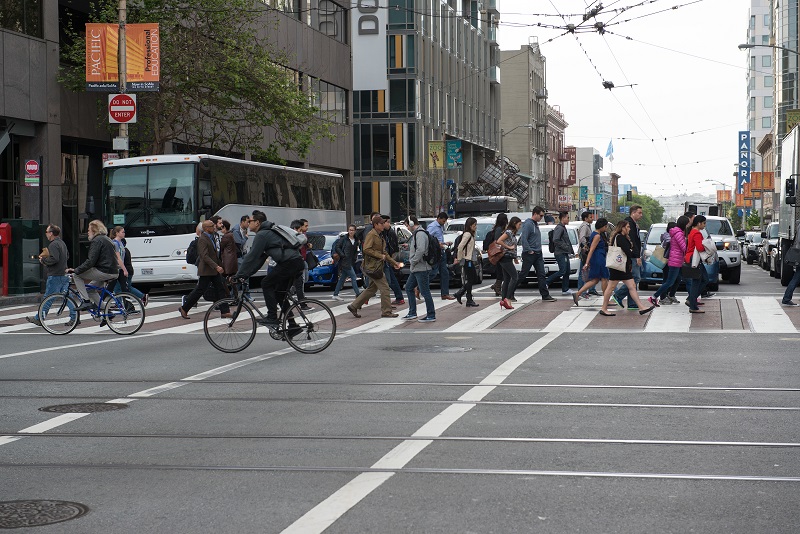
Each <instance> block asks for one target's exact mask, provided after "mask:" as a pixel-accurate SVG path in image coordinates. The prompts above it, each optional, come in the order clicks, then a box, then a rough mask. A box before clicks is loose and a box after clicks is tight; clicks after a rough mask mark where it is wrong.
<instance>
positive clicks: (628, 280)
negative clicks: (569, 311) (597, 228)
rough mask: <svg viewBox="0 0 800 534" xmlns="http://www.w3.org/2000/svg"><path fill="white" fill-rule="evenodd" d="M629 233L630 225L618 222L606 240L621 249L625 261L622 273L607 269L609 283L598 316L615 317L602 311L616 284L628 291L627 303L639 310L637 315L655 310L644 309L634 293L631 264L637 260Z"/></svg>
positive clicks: (651, 308)
mask: <svg viewBox="0 0 800 534" xmlns="http://www.w3.org/2000/svg"><path fill="white" fill-rule="evenodd" d="M631 231H632V230H631V225H630V223H628V221H627V220H625V221H620V222H619V224H617V227H616V228H614V231H613V232H612V233H611V237H610V238H609V240H608V242H609V245H610V246H611V245H613V246H617V247H619V248H620V249H622V253H623V254H624V255H625V258H626V261H625V270H624V271H618V270H616V269H609V279H610V280H611V283H610V284H608V285H607V286H606V289H605V291H603V308H602V309H601V310H600V315H616V314H614V313H608V312H606V311H604V310H606V309H607V306H608V301H609V299H610V298H611V294H612V293H613V292H614V289H615V288H616V286H617V282H622V283H623V284H625V287H626V288H627V291H628V302H631V301H633V303H634V304H635V305H636V308H634V309H638V310H639V315H644V314H646V313H650V312H651V311H653V308H655V306H650V307H648V308H645V307H644V305H643V304H642V301H641V300H640V299H639V293H638V292H637V291H636V283H635V282H634V278H633V269H632V264H633V262H635V261H636V259H638V256H634V255H633V254H634V251H633V247H634V245H633V243H632V242H631V239H630V234H631ZM619 304H620V303H619V302H617V305H619ZM629 309H630V308H629Z"/></svg>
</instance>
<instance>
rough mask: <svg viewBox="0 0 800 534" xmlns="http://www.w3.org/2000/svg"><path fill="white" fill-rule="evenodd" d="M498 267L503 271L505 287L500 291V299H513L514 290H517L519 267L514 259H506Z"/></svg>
mask: <svg viewBox="0 0 800 534" xmlns="http://www.w3.org/2000/svg"><path fill="white" fill-rule="evenodd" d="M497 266H498V267H499V268H501V269H502V270H503V287H502V289H501V290H500V298H504V299H513V298H514V290H515V289H517V281H518V280H517V277H518V274H517V267H516V265H515V264H514V260H513V258H509V257H507V256H506V257H504V258H503V259H501V260H500V261H499V262H498V264H497Z"/></svg>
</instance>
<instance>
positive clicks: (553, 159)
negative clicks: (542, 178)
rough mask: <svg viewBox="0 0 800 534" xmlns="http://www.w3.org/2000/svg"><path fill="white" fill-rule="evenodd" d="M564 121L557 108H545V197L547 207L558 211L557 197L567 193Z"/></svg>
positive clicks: (567, 178) (567, 170) (567, 173)
mask: <svg viewBox="0 0 800 534" xmlns="http://www.w3.org/2000/svg"><path fill="white" fill-rule="evenodd" d="M567 126H569V124H568V123H567V121H566V119H565V118H564V114H563V113H561V109H560V108H559V106H550V105H548V106H547V173H546V177H547V182H546V190H545V195H546V198H547V207H548V208H552V209H558V208H559V206H558V195H566V194H568V193H569V192H568V191H567V188H568V187H569V184H568V181H569V164H568V162H569V157H568V156H567V154H566V151H565V150H564V149H565V147H564V135H565V132H566V130H567Z"/></svg>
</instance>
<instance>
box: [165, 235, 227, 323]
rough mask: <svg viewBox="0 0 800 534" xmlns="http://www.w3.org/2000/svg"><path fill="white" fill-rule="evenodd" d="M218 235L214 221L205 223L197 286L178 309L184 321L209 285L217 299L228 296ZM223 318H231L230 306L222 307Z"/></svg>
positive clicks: (199, 241)
mask: <svg viewBox="0 0 800 534" xmlns="http://www.w3.org/2000/svg"><path fill="white" fill-rule="evenodd" d="M215 233H216V225H215V224H214V222H213V221H211V220H207V221H203V233H201V234H200V237H198V238H197V258H198V259H197V276H198V277H199V278H198V280H197V285H196V286H195V288H194V289H193V290H192V292H191V293H189V295H187V296H186V300H185V301H184V303H183V305H182V306H181V307H180V308H178V311H180V314H181V317H183V318H184V319H188V318H189V310H191V309H192V306H194V305H195V304H197V301H198V300H200V297H202V296H203V293H205V291H206V289H208V286H209V285H212V284H213V286H214V289H215V290H216V293H217V297H218V298H222V297H224V296H225V295H226V294H227V291H226V290H225V283H224V282H223V280H222V273H223V272H224V269H223V268H222V265H220V263H221V262H220V259H219V249H218V248H217V243H216V240H215V239H214V234H215ZM220 311H221V312H222V317H225V318H227V317H230V316H231V313H230V309H229V308H228V306H220Z"/></svg>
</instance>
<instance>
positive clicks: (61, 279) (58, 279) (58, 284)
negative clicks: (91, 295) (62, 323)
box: [36, 276, 75, 320]
mask: <svg viewBox="0 0 800 534" xmlns="http://www.w3.org/2000/svg"><path fill="white" fill-rule="evenodd" d="M68 286H69V277H68V276H48V277H47V282H46V283H45V286H44V297H46V296H48V295H52V294H54V293H64V292H65V291H66V290H67V287H68ZM44 297H43V298H44ZM48 304H49V303H48ZM67 306H68V307H69V318H70V319H74V318H75V310H74V306H73V305H72V303H71V301H67ZM42 311H43V312H44V314H45V315H47V312H48V311H50V306H47V305H46V306H44V307H43V308H42ZM36 319H37V320H38V319H39V314H38V313H37V314H36Z"/></svg>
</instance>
